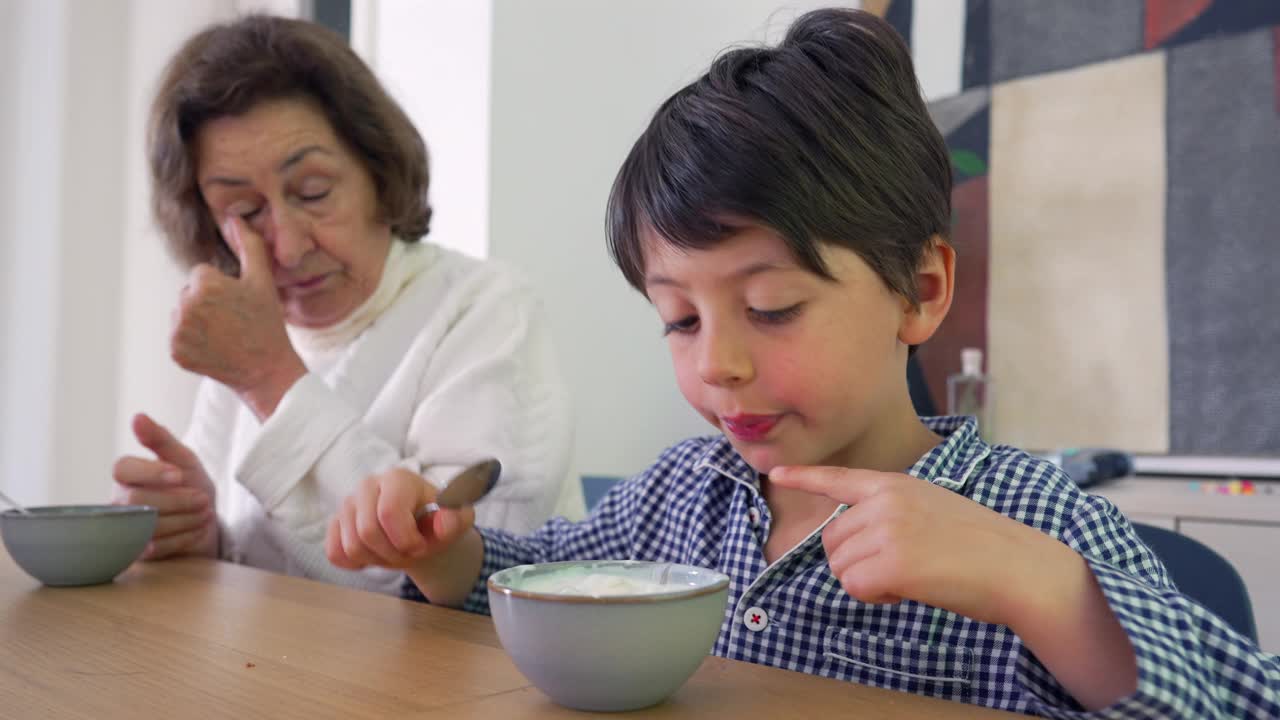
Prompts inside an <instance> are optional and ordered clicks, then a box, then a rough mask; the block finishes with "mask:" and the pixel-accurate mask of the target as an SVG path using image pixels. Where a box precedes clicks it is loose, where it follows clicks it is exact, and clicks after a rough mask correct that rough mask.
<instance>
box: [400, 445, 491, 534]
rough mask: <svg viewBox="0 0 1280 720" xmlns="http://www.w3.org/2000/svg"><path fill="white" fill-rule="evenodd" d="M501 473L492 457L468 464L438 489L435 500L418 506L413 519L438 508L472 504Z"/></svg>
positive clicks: (485, 493)
mask: <svg viewBox="0 0 1280 720" xmlns="http://www.w3.org/2000/svg"><path fill="white" fill-rule="evenodd" d="M501 474H502V463H500V462H498V461H497V460H495V459H493V458H489V459H488V460H481V461H480V462H478V463H475V464H473V465H470V466H468V467H467V468H466V469H465V470H463V471H462V472H460V473H458V474H457V475H455V476H454V477H453V480H450V481H449V485H448V487H446V488H445V489H444V490H441V491H440V494H439V495H437V496H436V500H435V502H429V503H427V504H426V505H423V506H422V507H420V508H418V511H417V512H415V513H414V514H413V519H414V520H418V519H421V518H422V516H423V515H426V514H428V513H433V512H435V511H437V510H439V509H440V508H450V509H457V508H460V507H466V506H467V505H474V504H476V502H478V501H479V500H480V498H482V497H484V496H485V495H488V494H489V491H490V490H492V489H493V486H494V485H496V484H497V482H498V476H499V475H501Z"/></svg>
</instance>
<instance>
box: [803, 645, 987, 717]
mask: <svg viewBox="0 0 1280 720" xmlns="http://www.w3.org/2000/svg"><path fill="white" fill-rule="evenodd" d="M822 654H823V657H822V670H823V671H822V673H821V674H823V675H826V676H827V677H833V678H839V679H841V680H848V681H850V682H856V683H860V684H862V685H870V686H872V687H881V688H888V689H890V690H901V691H903V692H909V693H914V694H916V695H928V696H930V697H938V698H945V699H947V700H958V701H960V702H968V698H969V693H970V690H971V688H970V685H971V678H972V674H973V653H972V651H970V650H969V649H968V648H963V647H953V646H950V645H926V644H924V643H919V642H912V641H910V640H899V639H897V638H888V637H882V636H880V635H872V634H870V633H864V632H858V631H855V630H849V629H847V628H839V627H835V628H830V629H828V630H827V632H826V637H825V638H824V642H823V653H822Z"/></svg>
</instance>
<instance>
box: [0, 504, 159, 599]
mask: <svg viewBox="0 0 1280 720" xmlns="http://www.w3.org/2000/svg"><path fill="white" fill-rule="evenodd" d="M27 513H29V514H23V513H20V512H18V511H17V510H6V511H4V512H3V513H0V535H3V536H4V545H5V548H6V549H8V551H9V555H10V556H11V557H12V558H13V560H14V562H16V563H18V566H19V567H21V568H22V569H23V570H26V571H27V574H29V575H31V577H33V578H35V579H37V580H39V581H40V582H42V583H44V584H45V585H96V584H98V583H105V582H110V581H111V580H113V579H115V576H117V575H119V574H120V573H121V572H122V571H123V570H124V569H125V568H127V567H129V565H130V564H132V563H133V561H134V560H137V559H138V556H140V555H142V551H143V550H144V549H146V547H147V542H148V541H149V540H150V539H151V534H152V533H153V532H155V529H156V509H155V508H153V507H148V506H146V505H52V506H49V507H33V508H27Z"/></svg>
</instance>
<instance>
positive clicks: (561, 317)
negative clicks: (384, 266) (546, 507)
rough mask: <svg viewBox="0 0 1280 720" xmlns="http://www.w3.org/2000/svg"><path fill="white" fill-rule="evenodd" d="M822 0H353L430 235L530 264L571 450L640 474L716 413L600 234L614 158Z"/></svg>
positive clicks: (581, 462)
mask: <svg viewBox="0 0 1280 720" xmlns="http://www.w3.org/2000/svg"><path fill="white" fill-rule="evenodd" d="M824 4H826V3H822V2H791V3H783V2H779V1H778V0H698V1H697V2H689V0H611V1H610V2H598V1H597V0H538V2H527V1H526V0H430V1H428V2H422V1H421V0H356V2H355V5H354V18H353V23H352V36H353V45H354V46H355V47H356V49H357V51H358V52H360V53H361V55H362V56H363V57H365V59H366V60H367V61H369V62H370V64H371V65H373V66H374V68H375V70H376V71H377V73H378V75H379V76H380V77H381V78H382V80H383V82H384V83H386V85H387V86H388V88H389V89H390V90H391V91H392V93H393V94H394V95H395V96H396V97H397V99H398V100H399V101H400V102H401V104H402V105H404V107H405V109H406V111H407V112H408V113H409V115H410V117H412V118H413V120H414V122H415V123H416V124H417V125H418V127H419V129H420V130H421V131H422V133H423V135H424V137H425V138H426V140H427V145H428V147H429V148H430V150H431V153H432V191H431V194H432V201H433V204H434V206H435V210H436V213H437V216H436V220H435V221H433V230H432V233H431V239H432V240H434V241H436V242H439V243H441V244H445V245H449V246H451V247H460V248H462V249H464V250H465V251H467V252H470V253H472V254H473V255H477V256H488V257H494V258H497V259H500V260H503V261H506V262H509V263H511V264H513V265H515V266H517V267H519V268H520V269H521V270H522V271H524V272H525V273H526V274H527V275H528V276H529V277H530V278H531V279H532V280H533V282H534V283H535V284H536V285H537V287H538V290H539V291H540V293H541V295H542V297H543V298H544V300H545V302H546V307H547V315H548V317H549V318H550V321H551V323H552V327H553V331H554V334H555V338H556V343H557V346H558V348H559V351H560V356H561V360H562V366H563V368H564V370H565V373H566V375H567V377H568V378H569V381H570V386H571V390H572V393H573V400H574V404H575V406H576V409H577V428H576V432H577V438H576V448H577V450H576V456H575V466H576V468H577V470H578V471H579V472H581V473H583V474H608V475H626V474H631V473H634V472H637V471H639V470H641V469H643V468H644V467H645V466H647V465H648V464H649V463H650V462H651V461H652V460H653V458H654V457H655V455H656V454H657V453H658V452H659V451H660V450H661V449H662V448H663V447H665V446H667V445H669V444H671V443H672V442H675V441H677V440H679V439H682V438H685V437H688V436H690V435H693V434H700V433H705V432H707V431H708V430H709V428H708V426H707V425H706V424H705V423H704V422H703V421H702V419H701V418H699V417H698V416H697V415H696V414H695V413H693V411H692V410H690V409H689V408H688V407H687V406H686V404H685V402H684V400H683V399H682V398H681V397H680V394H679V391H678V390H677V389H676V386H675V382H674V379H673V377H672V373H671V369H670V363H669V360H668V358H667V353H666V348H665V345H664V343H663V341H662V339H661V337H660V334H659V326H658V322H657V320H656V316H655V315H654V313H653V311H652V310H651V309H649V307H648V306H647V303H646V302H645V301H644V299H643V298H642V297H640V296H639V295H638V294H636V293H635V292H633V291H632V290H631V289H630V288H629V287H628V286H627V285H626V283H625V282H624V281H623V279H622V276H621V275H620V274H619V273H618V271H617V270H616V268H615V267H614V266H613V264H612V262H611V261H610V260H609V257H608V254H607V252H606V251H605V246H604V232H603V229H604V204H605V198H606V197H607V194H608V190H609V186H610V184H611V183H612V181H613V176H614V173H615V172H616V170H617V168H618V166H619V165H620V164H621V162H622V159H623V157H624V156H625V155H626V152H627V150H628V149H629V148H630V145H631V143H632V142H633V141H634V140H635V138H636V136H637V135H638V133H639V132H640V130H641V129H642V128H643V127H644V125H645V123H646V122H647V121H648V119H649V116H650V114H651V113H652V112H653V110H654V109H656V108H657V106H658V104H659V103H661V101H662V100H664V99H665V98H666V97H667V96H668V95H669V94H670V93H672V92H673V91H675V90H676V89H678V88H679V87H680V86H681V85H683V84H684V83H686V82H687V81H689V80H691V79H693V78H694V77H695V76H696V75H697V74H698V73H699V72H701V71H702V70H703V69H705V67H706V66H707V65H708V64H709V63H710V61H711V60H712V58H713V57H714V56H715V54H716V53H717V52H718V51H719V50H721V49H722V48H724V47H725V46H727V45H730V44H732V43H738V42H743V41H759V40H763V39H765V38H766V36H768V37H769V38H771V39H776V37H777V36H779V35H780V34H781V32H782V31H783V30H785V28H786V26H787V24H788V23H789V22H790V21H791V20H792V19H793V18H794V17H795V16H796V15H798V14H799V13H800V12H802V11H804V10H807V9H812V8H814V7H820V6H822V5H824Z"/></svg>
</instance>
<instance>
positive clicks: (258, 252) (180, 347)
mask: <svg viewBox="0 0 1280 720" xmlns="http://www.w3.org/2000/svg"><path fill="white" fill-rule="evenodd" d="M222 232H223V237H224V238H226V240H227V244H229V245H230V246H231V248H232V250H234V251H235V253H236V256H237V257H239V258H240V277H231V276H229V275H224V274H223V273H222V272H220V271H218V270H217V269H215V268H214V267H213V266H212V265H206V264H203V263H202V264H200V265H196V266H195V267H193V268H192V269H191V273H190V275H189V276H188V280H187V285H186V287H184V288H183V289H182V295H181V299H180V301H179V303H178V308H177V309H176V310H175V311H174V319H173V334H172V337H171V339H170V353H171V354H172V356H173V359H174V361H175V362H177V363H178V365H180V366H182V367H183V368H185V369H187V370H190V371H191V372H194V373H199V374H200V375H204V376H205V377H208V378H212V379H214V380H217V381H218V382H220V383H222V384H223V385H226V386H227V387H228V388H230V389H231V390H232V391H233V392H235V393H236V394H237V395H239V396H240V399H241V400H242V401H243V402H244V403H245V404H246V405H248V406H249V408H250V409H251V410H253V412H254V414H256V415H257V416H258V419H259V420H264V419H266V418H268V417H270V416H271V413H273V412H275V408H276V405H278V404H279V403H280V398H282V397H283V396H284V394H285V392H287V391H288V390H289V388H290V387H292V386H293V384H294V383H295V382H297V381H298V379H299V378H301V377H302V376H303V375H305V374H306V372H307V368H306V366H305V365H303V363H302V359H301V358H299V357H298V354H297V352H296V351H294V349H293V345H292V343H290V342H289V336H288V334H287V333H286V332H285V326H284V312H283V310H282V309H281V307H280V299H279V296H278V295H277V292H276V286H275V280H274V278H273V276H272V272H271V259H270V257H269V256H268V254H267V248H266V245H265V243H264V242H263V240H262V238H261V237H260V236H259V235H258V233H256V232H254V231H253V230H252V229H251V228H249V227H248V226H246V225H245V224H244V222H243V221H242V220H240V218H237V217H232V218H230V219H229V220H227V222H226V223H225V224H224V225H223V228H222Z"/></svg>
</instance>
